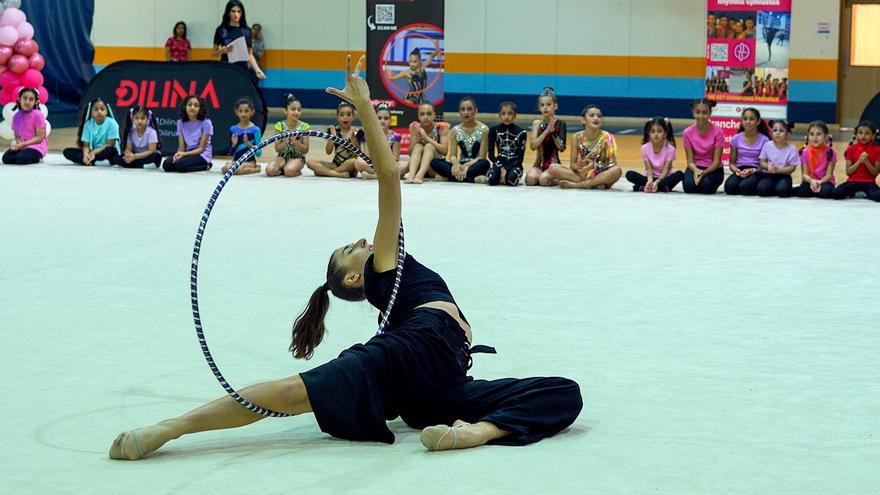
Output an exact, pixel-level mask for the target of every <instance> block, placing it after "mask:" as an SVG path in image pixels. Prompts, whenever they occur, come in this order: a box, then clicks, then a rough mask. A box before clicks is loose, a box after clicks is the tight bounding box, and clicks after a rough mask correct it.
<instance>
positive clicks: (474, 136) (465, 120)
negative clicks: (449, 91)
mask: <svg viewBox="0 0 880 495" xmlns="http://www.w3.org/2000/svg"><path fill="white" fill-rule="evenodd" d="M458 114H459V115H460V116H461V123H460V124H458V125H457V126H455V127H453V128H452V129H450V130H449V142H450V144H451V145H450V146H449V154H448V157H447V158H448V160H444V159H442V158H435V159H433V160H431V169H432V170H433V171H434V173H436V174H437V175H439V176H441V177H445V178H446V179H447V180H452V181H458V182H470V183H473V182H475V181H476V180H477V178H478V177H482V178H484V179H485V176H486V172H488V171H489V160H487V159H486V154H487V153H488V149H489V128H488V127H487V126H486V124H484V123H482V122H480V121H479V120H477V119H476V117H477V101H476V100H474V99H473V97H471V96H465V97H464V98H462V99H461V101H459V102H458Z"/></svg>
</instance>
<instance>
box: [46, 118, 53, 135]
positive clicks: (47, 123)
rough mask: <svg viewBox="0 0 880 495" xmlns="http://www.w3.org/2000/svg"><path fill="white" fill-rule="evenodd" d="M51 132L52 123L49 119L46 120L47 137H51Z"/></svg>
mask: <svg viewBox="0 0 880 495" xmlns="http://www.w3.org/2000/svg"><path fill="white" fill-rule="evenodd" d="M49 134H52V124H50V123H49V121H48V120H47V121H46V137H49Z"/></svg>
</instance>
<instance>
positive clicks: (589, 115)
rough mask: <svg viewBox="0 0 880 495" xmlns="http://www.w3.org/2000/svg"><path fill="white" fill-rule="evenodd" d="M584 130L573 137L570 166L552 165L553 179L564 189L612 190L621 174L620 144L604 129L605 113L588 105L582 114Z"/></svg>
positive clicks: (551, 173) (550, 170)
mask: <svg viewBox="0 0 880 495" xmlns="http://www.w3.org/2000/svg"><path fill="white" fill-rule="evenodd" d="M581 122H582V123H583V124H584V130H582V131H580V132H578V133H576V134H575V135H574V143H575V146H574V147H573V148H572V150H571V165H570V166H568V167H566V166H565V165H562V164H559V163H554V164H552V165H550V169H549V170H548V172H549V173H550V176H551V177H553V178H554V179H556V180H558V181H559V187H561V188H563V189H611V186H613V185H614V183H615V182H617V181H618V180H619V179H620V176H621V174H622V172H621V171H620V167H618V166H617V142H616V141H615V140H614V135H613V134H611V133H610V132H608V131H603V130H602V110H600V109H599V107H597V106H596V105H587V106H586V107H585V108H584V109H583V110H582V111H581Z"/></svg>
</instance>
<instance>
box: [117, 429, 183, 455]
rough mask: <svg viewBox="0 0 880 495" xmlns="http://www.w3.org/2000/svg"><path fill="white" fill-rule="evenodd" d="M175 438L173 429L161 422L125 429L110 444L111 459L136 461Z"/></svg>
mask: <svg viewBox="0 0 880 495" xmlns="http://www.w3.org/2000/svg"><path fill="white" fill-rule="evenodd" d="M172 438H175V436H174V435H173V433H172V432H171V429H170V428H169V427H167V426H165V425H163V424H161V423H159V424H157V425H153V426H147V427H145V428H138V429H137V430H132V431H125V432H122V433H120V434H119V436H117V437H116V440H114V441H113V445H111V446H110V458H111V459H124V460H128V461H136V460H138V459H141V458H143V457H145V456H146V455H148V454H150V453H151V452H153V451H154V450H156V449H158V448H159V447H161V446H163V445H165V443H166V442H168V441H169V440H171V439H172Z"/></svg>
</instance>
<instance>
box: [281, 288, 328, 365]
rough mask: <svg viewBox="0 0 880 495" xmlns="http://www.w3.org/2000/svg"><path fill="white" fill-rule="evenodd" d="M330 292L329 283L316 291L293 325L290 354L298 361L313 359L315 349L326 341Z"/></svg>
mask: <svg viewBox="0 0 880 495" xmlns="http://www.w3.org/2000/svg"><path fill="white" fill-rule="evenodd" d="M328 290H329V287H328V284H327V283H324V285H322V286H320V287H318V288H317V289H315V291H314V292H312V297H310V298H309V304H308V305H307V306H306V307H305V309H303V311H302V313H300V314H299V316H297V317H296V321H295V322H294V323H293V336H292V338H291V341H290V352H292V353H293V357H295V358H297V359H311V357H312V354H313V353H314V352H315V347H318V344H320V343H321V341H322V340H324V331H325V328H324V317H325V316H327V310H328V309H330V297H329V296H327V291H328Z"/></svg>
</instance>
